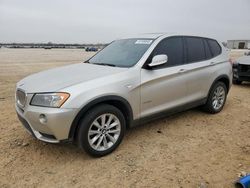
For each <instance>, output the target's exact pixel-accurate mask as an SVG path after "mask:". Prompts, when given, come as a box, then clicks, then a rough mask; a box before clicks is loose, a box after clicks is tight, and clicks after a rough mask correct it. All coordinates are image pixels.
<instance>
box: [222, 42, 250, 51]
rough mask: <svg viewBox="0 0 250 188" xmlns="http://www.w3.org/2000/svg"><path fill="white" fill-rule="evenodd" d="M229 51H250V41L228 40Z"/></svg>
mask: <svg viewBox="0 0 250 188" xmlns="http://www.w3.org/2000/svg"><path fill="white" fill-rule="evenodd" d="M227 47H228V48H229V49H250V40H228V41H227Z"/></svg>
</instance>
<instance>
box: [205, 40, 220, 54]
mask: <svg viewBox="0 0 250 188" xmlns="http://www.w3.org/2000/svg"><path fill="white" fill-rule="evenodd" d="M207 41H208V45H209V47H210V49H211V52H212V54H213V57H215V56H217V55H219V54H221V47H220V45H219V44H218V42H216V41H215V40H212V39H207Z"/></svg>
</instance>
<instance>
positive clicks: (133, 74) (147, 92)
mask: <svg viewBox="0 0 250 188" xmlns="http://www.w3.org/2000/svg"><path fill="white" fill-rule="evenodd" d="M231 83H232V65H231V64H230V62H229V61H228V54H227V51H226V50H225V48H224V47H223V45H221V44H220V43H218V42H217V41H216V40H214V39H210V38H204V37H197V36H186V35H168V34H149V35H144V36H140V37H135V38H128V39H122V40H117V41H114V42H112V43H111V44H109V45H108V46H107V47H106V48H104V49H103V50H101V51H100V52H98V53H97V54H96V55H94V56H93V57H92V58H90V59H89V60H88V61H86V62H84V63H79V64H74V65H69V66H65V67H60V68H56V69H51V70H48V71H44V72H40V73H37V74H34V75H31V76H28V77H26V78H24V79H23V80H21V81H20V82H18V83H17V88H16V111H17V115H18V117H19V119H20V121H21V122H22V124H23V125H24V127H25V128H26V129H27V130H28V132H30V133H31V134H32V135H33V136H34V137H36V138H37V139H39V140H42V141H45V142H50V143H58V142H62V141H72V142H73V141H74V142H76V143H77V144H78V145H79V146H80V147H81V148H83V149H84V150H85V151H86V152H87V153H89V154H91V155H93V156H103V155H106V154H108V153H111V152H112V151H113V150H114V149H115V148H117V146H118V145H119V144H120V142H121V141H122V139H123V136H124V133H125V130H126V129H127V128H130V127H132V126H135V125H137V124H141V123H144V122H145V121H148V120H152V118H156V117H161V116H166V115H169V114H172V113H175V112H179V111H183V110H186V109H190V108H193V107H197V106H203V108H204V109H205V110H206V111H207V112H210V113H212V114H214V113H218V112H220V111H221V110H222V108H223V106H224V104H225V101H226V97H227V94H228V91H229V89H230V86H231Z"/></svg>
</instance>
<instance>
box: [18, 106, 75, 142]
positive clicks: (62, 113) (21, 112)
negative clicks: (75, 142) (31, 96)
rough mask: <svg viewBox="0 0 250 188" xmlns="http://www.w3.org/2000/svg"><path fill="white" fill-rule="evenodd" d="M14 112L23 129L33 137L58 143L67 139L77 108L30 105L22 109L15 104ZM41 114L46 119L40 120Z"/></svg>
mask: <svg viewBox="0 0 250 188" xmlns="http://www.w3.org/2000/svg"><path fill="white" fill-rule="evenodd" d="M16 112H17V116H18V118H19V120H20V121H21V122H22V124H23V126H24V127H25V129H26V130H27V131H28V132H29V133H30V134H32V135H33V136H34V137H35V138H37V139H39V140H42V141H45V142H49V143H59V142H60V141H62V140H67V139H68V137H69V132H70V128H71V125H72V122H73V120H74V118H75V116H76V114H77V109H63V108H46V107H38V106H31V105H27V106H26V107H25V108H23V109H22V108H20V107H19V106H17V105H16ZM41 114H42V116H43V117H44V116H45V117H46V120H47V121H45V122H44V121H41V120H40V119H41Z"/></svg>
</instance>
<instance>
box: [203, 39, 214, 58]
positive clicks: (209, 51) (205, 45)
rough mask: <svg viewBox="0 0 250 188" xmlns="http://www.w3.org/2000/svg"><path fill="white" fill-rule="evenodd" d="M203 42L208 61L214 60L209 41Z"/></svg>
mask: <svg viewBox="0 0 250 188" xmlns="http://www.w3.org/2000/svg"><path fill="white" fill-rule="evenodd" d="M203 42H204V47H205V53H206V59H211V58H213V54H212V52H211V50H210V48H209V46H208V42H207V40H205V39H204V40H203Z"/></svg>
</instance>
